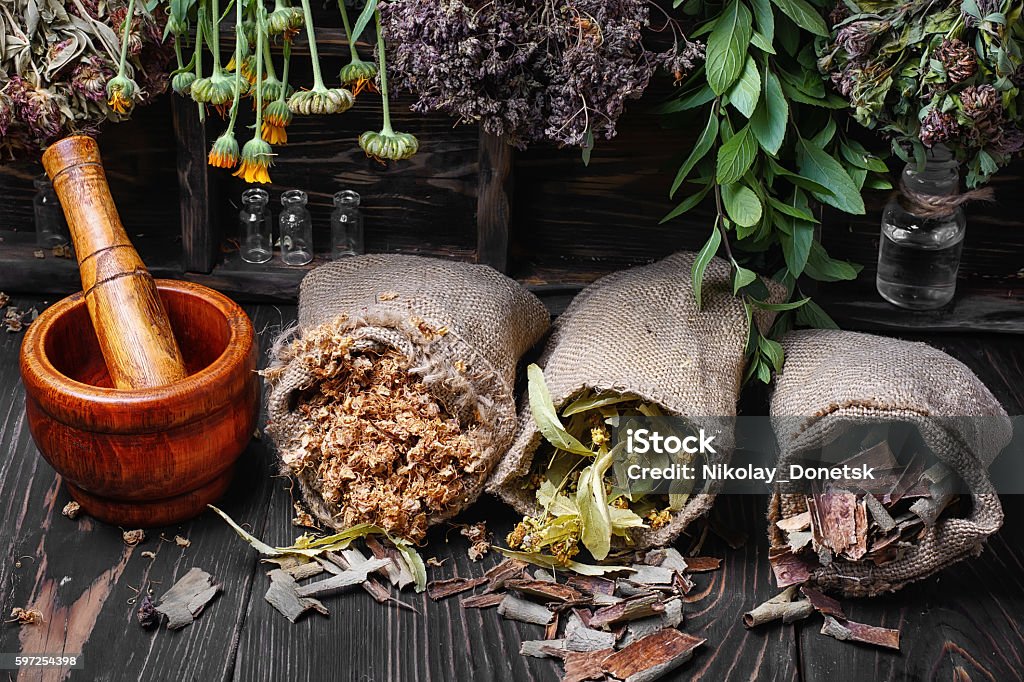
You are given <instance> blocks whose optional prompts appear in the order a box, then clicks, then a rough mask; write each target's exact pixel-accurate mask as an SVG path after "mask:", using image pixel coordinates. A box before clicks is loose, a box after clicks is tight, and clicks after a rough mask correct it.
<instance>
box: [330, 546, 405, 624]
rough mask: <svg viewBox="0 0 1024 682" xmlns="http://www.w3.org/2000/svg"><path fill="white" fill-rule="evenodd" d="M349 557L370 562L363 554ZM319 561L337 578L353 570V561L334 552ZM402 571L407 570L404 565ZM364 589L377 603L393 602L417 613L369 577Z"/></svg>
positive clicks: (365, 581) (364, 582)
mask: <svg viewBox="0 0 1024 682" xmlns="http://www.w3.org/2000/svg"><path fill="white" fill-rule="evenodd" d="M349 556H351V557H352V558H353V559H355V560H356V561H359V560H360V559H359V557H362V560H363V561H364V563H365V562H366V561H368V560H367V559H366V558H365V557H363V556H362V553H360V554H359V556H358V557H357V556H355V555H353V554H350V555H349ZM388 558H390V555H388ZM317 560H318V561H319V562H320V565H321V566H323V567H324V569H326V570H327V571H328V572H330V573H331V574H332V575H335V576H338V575H341V574H342V573H344V572H345V571H348V570H351V569H352V568H353V565H352V562H351V561H349V560H348V559H347V558H346V557H344V556H342V555H341V554H335V553H334V552H324V554H323V557H318V558H317ZM382 560H383V559H382ZM391 561H392V562H394V559H393V558H392V559H391ZM386 568H387V567H384V568H383V569H379V570H386ZM402 570H403V571H404V570H405V565H404V564H403V565H402ZM407 584H408V583H407ZM362 587H363V591H364V592H366V593H367V594H369V595H370V596H371V597H373V599H374V601H376V602H377V603H380V604H383V603H385V602H388V601H391V602H394V603H395V604H397V605H398V606H400V607H402V608H405V609H409V610H411V611H416V609H414V608H413V607H412V606H410V605H408V604H406V603H405V602H403V601H400V600H398V599H393V598H392V597H391V590H389V589H387V588H386V587H385V586H384V585H382V584H381V583H379V582H377V581H375V580H372V579H371V578H369V577H367V578H366V580H364V581H363V582H362ZM401 587H402V582H401V580H400V581H399V589H401Z"/></svg>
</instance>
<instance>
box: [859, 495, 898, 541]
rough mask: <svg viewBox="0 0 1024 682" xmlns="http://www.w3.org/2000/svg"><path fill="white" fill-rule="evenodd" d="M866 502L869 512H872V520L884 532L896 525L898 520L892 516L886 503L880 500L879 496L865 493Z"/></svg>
mask: <svg viewBox="0 0 1024 682" xmlns="http://www.w3.org/2000/svg"><path fill="white" fill-rule="evenodd" d="M864 504H865V505H866V506H867V509H868V512H870V514H871V520H872V521H873V522H874V523H875V525H877V526H878V528H879V529H880V530H881V531H882V532H883V533H888V532H889V531H891V530H892V529H893V528H895V527H896V520H895V519H893V518H892V515H891V514H890V513H889V510H887V509H886V508H885V505H884V504H882V503H881V502H879V501H878V498H876V497H875V496H874V495H871V494H867V495H865V496H864Z"/></svg>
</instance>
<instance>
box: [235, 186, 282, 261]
mask: <svg viewBox="0 0 1024 682" xmlns="http://www.w3.org/2000/svg"><path fill="white" fill-rule="evenodd" d="M269 202H270V195H269V194H267V192H266V190H262V189H259V188H255V187H254V188H252V189H247V190H245V191H244V192H242V210H240V211H239V212H238V228H239V231H240V234H241V237H242V245H241V249H240V251H241V256H242V260H244V261H245V262H246V263H266V262H267V261H268V260H270V259H271V257H272V256H273V255H274V233H273V230H274V228H273V225H274V224H273V222H271V219H270V209H269V207H268V206H267V204H268V203H269Z"/></svg>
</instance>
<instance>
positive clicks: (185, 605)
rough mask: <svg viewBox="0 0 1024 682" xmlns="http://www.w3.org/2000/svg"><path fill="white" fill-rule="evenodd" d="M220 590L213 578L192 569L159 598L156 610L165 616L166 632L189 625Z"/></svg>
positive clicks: (198, 569)
mask: <svg viewBox="0 0 1024 682" xmlns="http://www.w3.org/2000/svg"><path fill="white" fill-rule="evenodd" d="M221 589H222V587H221V585H220V583H218V582H216V581H215V580H214V579H213V576H211V575H210V574H209V573H207V572H206V571H204V570H203V569H201V568H198V567H193V568H192V569H190V570H189V572H188V573H186V574H185V575H183V576H182V577H181V579H180V580H178V582H176V583H174V585H173V586H172V587H171V589H169V590H167V592H165V593H164V595H163V596H162V597H160V603H159V604H157V605H156V610H157V611H158V612H159V613H162V614H163V615H165V616H167V629H168V630H180V629H181V628H183V627H185V626H187V625H191V624H192V621H194V620H195V619H196V618H197V617H198V616H199V614H200V613H202V612H203V609H204V608H206V605H207V604H208V603H210V601H211V600H212V599H213V598H214V597H216V596H217V594H218V593H219V592H220V591H221Z"/></svg>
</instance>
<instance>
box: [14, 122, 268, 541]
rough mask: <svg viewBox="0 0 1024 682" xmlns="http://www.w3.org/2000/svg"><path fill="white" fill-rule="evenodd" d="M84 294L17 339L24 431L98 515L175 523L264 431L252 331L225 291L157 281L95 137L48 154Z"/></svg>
mask: <svg viewBox="0 0 1024 682" xmlns="http://www.w3.org/2000/svg"><path fill="white" fill-rule="evenodd" d="M43 164H44V166H45V167H46V171H47V173H48V174H49V175H50V177H51V178H52V179H53V184H54V188H55V190H56V192H57V196H58V197H59V198H60V200H61V204H63V206H64V212H65V215H66V216H67V218H68V225H69V227H70V228H71V233H72V238H73V241H74V246H75V252H76V255H77V257H78V262H79V269H80V272H81V275H82V287H83V291H82V292H80V293H77V294H75V295H73V296H70V297H68V298H66V299H64V300H63V301H60V302H59V303H57V304H55V305H53V306H51V307H50V308H48V309H47V310H46V311H44V312H43V313H42V314H41V315H40V316H39V317H38V318H37V319H36V320H35V321H34V322H33V323H32V325H31V326H30V327H29V330H28V332H26V334H25V339H24V341H23V342H22V346H21V358H20V367H21V377H22V382H23V383H24V385H25V394H26V399H25V409H26V414H27V416H28V425H29V430H30V431H31V433H32V438H33V439H34V440H35V443H36V446H37V447H38V448H39V450H40V452H41V453H42V455H43V457H45V458H46V460H47V461H48V462H49V463H50V464H51V465H52V466H53V468H54V469H56V470H57V473H59V474H60V475H61V476H62V477H63V479H64V482H65V483H67V485H68V490H69V491H70V493H71V496H72V497H73V498H74V499H75V500H76V501H77V502H78V503H79V504H80V505H81V506H82V508H83V509H84V510H85V511H86V512H87V513H88V514H90V515H91V516H94V517H96V518H98V519H100V520H101V521H106V522H108V523H113V524H117V525H120V526H122V527H126V528H135V527H140V526H159V525H168V524H172V523H177V522H180V521H183V520H185V519H188V518H190V517H192V516H195V515H196V514H198V513H200V512H202V511H203V510H204V509H205V507H206V505H207V504H209V503H211V502H214V501H216V500H217V499H218V498H219V497H220V496H221V495H222V494H223V493H224V491H225V490H227V487H228V485H229V483H230V482H231V478H232V474H233V472H234V465H235V461H236V460H237V459H238V456H239V455H241V453H242V452H243V451H244V450H245V448H246V445H247V444H248V443H249V441H250V440H251V438H252V435H253V433H254V431H255V429H256V415H257V411H258V407H259V384H258V377H257V374H256V353H257V349H256V343H255V333H254V332H253V328H252V323H250V321H249V318H248V316H247V315H246V314H245V311H243V310H242V309H241V308H240V307H239V306H238V305H237V304H236V303H234V302H233V301H231V300H230V299H228V298H227V297H226V296H224V295H222V294H219V293H217V292H216V291H213V290H212V289H208V288H206V287H203V286H200V285H198V284H192V283H188V282H172V281H167V280H158V281H155V280H154V279H153V278H152V276H151V275H150V274H149V272H148V271H147V270H146V268H145V266H144V265H143V264H142V260H141V259H140V258H139V255H138V253H136V251H135V249H134V248H133V247H132V245H131V242H130V241H129V240H128V236H127V235H126V234H125V231H124V228H123V227H122V226H121V221H120V219H119V218H118V215H117V209H116V208H115V207H114V204H113V200H112V198H111V196H110V190H109V188H108V187H107V182H106V178H105V176H104V173H103V168H102V166H101V165H100V157H99V152H98V150H97V147H96V143H95V141H93V140H92V139H90V138H85V137H71V138H67V139H65V140H61V141H60V142H57V143H56V144H54V145H53V146H51V147H50V148H49V149H48V150H47V152H46V153H45V154H44V155H43Z"/></svg>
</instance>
